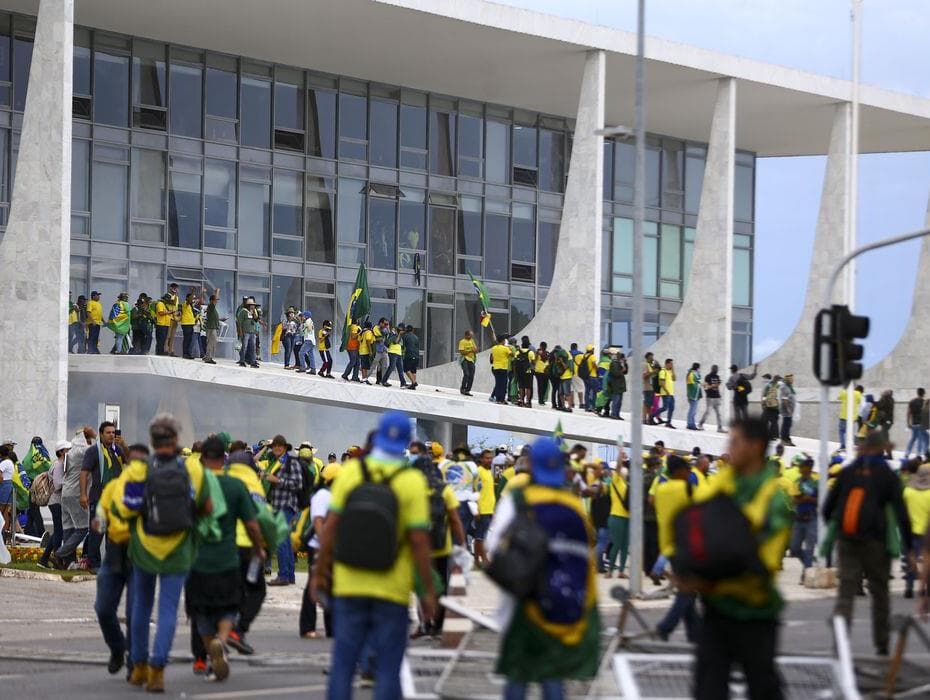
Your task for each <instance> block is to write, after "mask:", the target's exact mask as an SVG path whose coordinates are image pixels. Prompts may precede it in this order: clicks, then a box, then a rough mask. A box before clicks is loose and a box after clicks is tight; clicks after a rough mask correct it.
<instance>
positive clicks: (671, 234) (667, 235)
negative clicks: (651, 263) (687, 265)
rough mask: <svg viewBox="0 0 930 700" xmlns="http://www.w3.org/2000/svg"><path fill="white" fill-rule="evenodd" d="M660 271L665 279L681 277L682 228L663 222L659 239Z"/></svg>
mask: <svg viewBox="0 0 930 700" xmlns="http://www.w3.org/2000/svg"><path fill="white" fill-rule="evenodd" d="M659 250H660V254H661V255H660V265H659V266H660V273H661V275H662V277H663V278H664V279H670V280H676V279H680V278H681V228H680V227H678V226H669V225H668V224H662V237H661V238H660V241H659Z"/></svg>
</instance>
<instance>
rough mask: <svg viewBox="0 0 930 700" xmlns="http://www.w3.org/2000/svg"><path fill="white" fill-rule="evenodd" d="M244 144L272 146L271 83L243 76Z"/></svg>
mask: <svg viewBox="0 0 930 700" xmlns="http://www.w3.org/2000/svg"><path fill="white" fill-rule="evenodd" d="M241 122H242V145H243V146H257V147H258V148H269V147H270V146H271V83H270V82H269V81H267V80H261V79H259V78H253V77H251V76H248V75H243V76H242V118H241Z"/></svg>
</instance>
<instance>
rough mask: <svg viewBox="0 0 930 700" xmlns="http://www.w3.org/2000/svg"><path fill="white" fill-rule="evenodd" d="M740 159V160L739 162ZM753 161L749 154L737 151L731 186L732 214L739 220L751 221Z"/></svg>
mask: <svg viewBox="0 0 930 700" xmlns="http://www.w3.org/2000/svg"><path fill="white" fill-rule="evenodd" d="M741 161H742V162H741ZM753 197H754V193H753V163H752V156H751V155H749V154H743V153H738V154H737V158H736V172H735V183H734V188H733V216H734V218H736V219H738V220H740V221H752V215H753Z"/></svg>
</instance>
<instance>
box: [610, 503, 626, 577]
mask: <svg viewBox="0 0 930 700" xmlns="http://www.w3.org/2000/svg"><path fill="white" fill-rule="evenodd" d="M607 528H608V529H609V530H610V549H609V550H608V552H607V571H608V572H610V571H613V570H614V569H616V568H617V567H616V566H615V564H616V562H617V555H618V554H619V555H620V569H619V570H620V571H621V572H622V571H623V569H624V568H626V556H627V552H628V550H629V547H630V519H629V518H624V517H622V516H619V515H611V516H610V517H609V518H607Z"/></svg>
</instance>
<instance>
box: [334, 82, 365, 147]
mask: <svg viewBox="0 0 930 700" xmlns="http://www.w3.org/2000/svg"><path fill="white" fill-rule="evenodd" d="M367 141H368V98H366V97H362V96H360V95H349V94H346V93H341V94H340V95H339V157H340V158H349V159H352V160H362V161H364V160H368V147H367V145H366V142H367Z"/></svg>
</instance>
